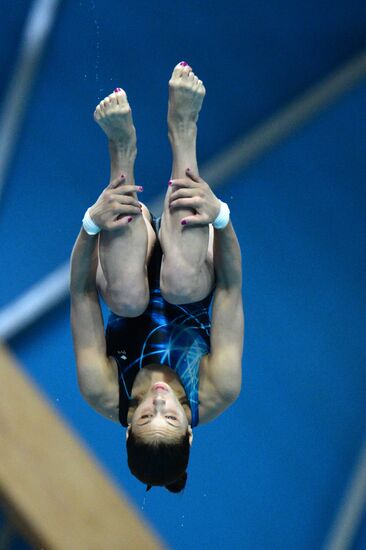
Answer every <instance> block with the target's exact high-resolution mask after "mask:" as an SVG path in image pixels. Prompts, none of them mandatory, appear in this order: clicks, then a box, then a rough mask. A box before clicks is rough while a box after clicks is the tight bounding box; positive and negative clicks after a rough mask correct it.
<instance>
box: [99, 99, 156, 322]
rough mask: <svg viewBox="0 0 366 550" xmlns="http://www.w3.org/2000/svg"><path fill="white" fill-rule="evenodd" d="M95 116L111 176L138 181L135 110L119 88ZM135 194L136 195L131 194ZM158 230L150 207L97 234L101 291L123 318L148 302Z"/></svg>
mask: <svg viewBox="0 0 366 550" xmlns="http://www.w3.org/2000/svg"><path fill="white" fill-rule="evenodd" d="M94 119H95V121H96V122H97V123H98V124H99V126H100V127H101V128H102V130H103V131H104V132H105V134H106V135H107V137H108V140H109V154H110V166H111V169H110V172H111V173H110V179H111V180H113V179H116V178H118V177H119V176H120V175H121V174H124V176H125V182H126V183H127V184H132V185H134V184H135V179H134V164H135V158H136V154H137V148H136V131H135V127H134V125H133V120H132V114H131V108H130V106H129V104H128V101H127V96H126V94H125V92H124V91H123V90H121V89H118V91H115V92H114V93H112V94H110V95H109V96H108V97H106V98H105V99H104V100H103V101H101V102H100V103H99V105H98V106H97V108H96V110H95V113H94ZM132 195H133V196H134V197H135V198H137V196H136V194H132ZM155 238H156V237H155V232H154V230H153V228H152V226H151V224H150V214H149V211H148V209H147V208H146V207H145V206H144V205H142V215H136V216H132V221H131V222H130V223H127V224H126V225H124V226H123V227H121V228H120V229H117V230H115V231H102V232H101V234H100V237H99V267H98V273H97V282H98V287H99V290H100V292H101V294H102V296H103V298H104V300H105V302H106V304H107V305H108V306H109V307H110V309H111V310H112V311H113V312H114V313H116V314H117V315H121V316H123V317H136V316H138V315H141V313H143V311H144V310H145V309H146V306H147V304H148V301H149V283H148V278H147V262H148V259H149V257H150V254H151V251H152V248H153V245H154V242H155Z"/></svg>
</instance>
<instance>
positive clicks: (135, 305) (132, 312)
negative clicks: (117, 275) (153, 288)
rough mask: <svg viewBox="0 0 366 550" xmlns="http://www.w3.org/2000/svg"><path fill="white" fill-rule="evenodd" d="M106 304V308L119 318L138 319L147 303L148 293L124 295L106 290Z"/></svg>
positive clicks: (117, 291)
mask: <svg viewBox="0 0 366 550" xmlns="http://www.w3.org/2000/svg"><path fill="white" fill-rule="evenodd" d="M106 302H107V305H108V307H109V308H110V309H111V310H112V311H113V313H115V314H116V315H118V316H120V317H139V316H140V315H142V314H143V313H144V311H145V310H146V308H147V306H148V303H149V296H148V292H145V293H143V292H133V291H131V292H130V293H128V294H126V292H121V291H119V290H113V289H108V290H107V296H106Z"/></svg>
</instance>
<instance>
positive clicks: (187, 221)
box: [180, 214, 207, 227]
mask: <svg viewBox="0 0 366 550" xmlns="http://www.w3.org/2000/svg"><path fill="white" fill-rule="evenodd" d="M180 223H181V225H182V226H184V227H192V226H198V225H207V220H206V218H205V217H204V216H203V215H201V214H196V215H193V216H186V217H185V218H183V219H182V220H181V222H180Z"/></svg>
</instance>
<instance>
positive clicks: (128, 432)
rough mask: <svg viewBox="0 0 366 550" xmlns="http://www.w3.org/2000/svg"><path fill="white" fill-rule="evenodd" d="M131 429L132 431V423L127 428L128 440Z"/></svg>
mask: <svg viewBox="0 0 366 550" xmlns="http://www.w3.org/2000/svg"><path fill="white" fill-rule="evenodd" d="M130 431H131V424H129V425H128V427H127V430H126V441H127V439H128V438H129V435H130Z"/></svg>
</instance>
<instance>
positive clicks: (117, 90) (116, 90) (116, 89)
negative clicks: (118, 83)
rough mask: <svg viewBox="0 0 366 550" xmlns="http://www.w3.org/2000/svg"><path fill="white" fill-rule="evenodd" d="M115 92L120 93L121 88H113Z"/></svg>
mask: <svg viewBox="0 0 366 550" xmlns="http://www.w3.org/2000/svg"><path fill="white" fill-rule="evenodd" d="M114 91H115V92H122V88H114Z"/></svg>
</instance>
